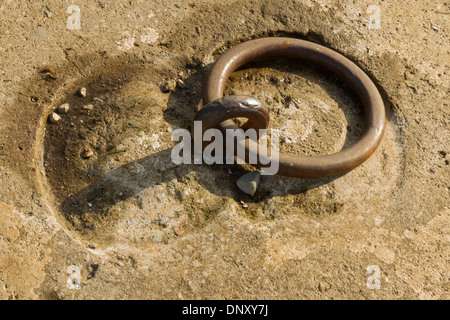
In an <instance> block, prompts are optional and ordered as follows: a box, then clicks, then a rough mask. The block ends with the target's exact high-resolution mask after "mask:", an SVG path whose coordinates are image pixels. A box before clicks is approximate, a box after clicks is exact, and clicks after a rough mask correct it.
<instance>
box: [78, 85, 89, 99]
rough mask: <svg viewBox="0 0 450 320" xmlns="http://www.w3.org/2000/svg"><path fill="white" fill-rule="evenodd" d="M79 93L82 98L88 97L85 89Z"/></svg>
mask: <svg viewBox="0 0 450 320" xmlns="http://www.w3.org/2000/svg"><path fill="white" fill-rule="evenodd" d="M78 93H79V94H80V96H82V97H83V98H84V97H86V95H87V92H86V88H85V87H83V88H81V89H80V91H78Z"/></svg>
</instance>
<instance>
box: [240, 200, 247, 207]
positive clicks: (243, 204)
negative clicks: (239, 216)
mask: <svg viewBox="0 0 450 320" xmlns="http://www.w3.org/2000/svg"><path fill="white" fill-rule="evenodd" d="M240 204H241V206H242V208H243V209H247V208H248V204H246V203H245V202H244V201H241V202H240Z"/></svg>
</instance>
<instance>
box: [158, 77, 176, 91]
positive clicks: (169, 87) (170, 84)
mask: <svg viewBox="0 0 450 320" xmlns="http://www.w3.org/2000/svg"><path fill="white" fill-rule="evenodd" d="M176 87H177V82H176V81H175V80H169V81H166V82H165V83H164V84H163V85H162V87H161V89H162V92H172V91H174V90H175V88H176Z"/></svg>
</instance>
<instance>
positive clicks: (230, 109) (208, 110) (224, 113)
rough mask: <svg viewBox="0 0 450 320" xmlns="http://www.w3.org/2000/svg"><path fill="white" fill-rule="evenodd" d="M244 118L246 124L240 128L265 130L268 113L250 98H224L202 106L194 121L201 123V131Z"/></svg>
mask: <svg viewBox="0 0 450 320" xmlns="http://www.w3.org/2000/svg"><path fill="white" fill-rule="evenodd" d="M239 117H245V118H247V119H248V120H247V122H246V123H245V124H244V125H243V126H242V127H241V129H243V130H247V129H250V128H251V129H255V130H259V129H266V128H267V126H268V125H269V111H268V110H267V108H265V107H263V105H262V103H261V102H260V101H259V100H257V99H255V98H253V97H250V96H244V95H241V96H226V97H223V98H220V99H217V100H214V101H212V102H210V103H208V104H207V105H206V106H204V107H203V108H202V109H200V111H199V112H198V113H197V114H196V115H195V118H194V121H202V128H203V131H206V130H208V129H210V128H217V127H218V125H219V124H220V123H221V122H223V121H225V120H229V119H234V118H239Z"/></svg>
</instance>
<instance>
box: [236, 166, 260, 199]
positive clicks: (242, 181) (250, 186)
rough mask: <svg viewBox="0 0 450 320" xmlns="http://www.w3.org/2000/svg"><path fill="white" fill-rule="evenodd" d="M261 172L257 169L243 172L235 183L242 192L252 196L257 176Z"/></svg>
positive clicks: (256, 184)
mask: <svg viewBox="0 0 450 320" xmlns="http://www.w3.org/2000/svg"><path fill="white" fill-rule="evenodd" d="M260 176H261V174H260V173H259V172H258V171H253V172H249V173H246V174H244V175H243V176H242V177H240V178H239V179H238V181H236V184H237V186H238V188H239V189H241V191H242V192H244V193H246V194H248V195H251V196H254V195H255V192H256V189H257V188H258V184H259V178H260Z"/></svg>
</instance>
